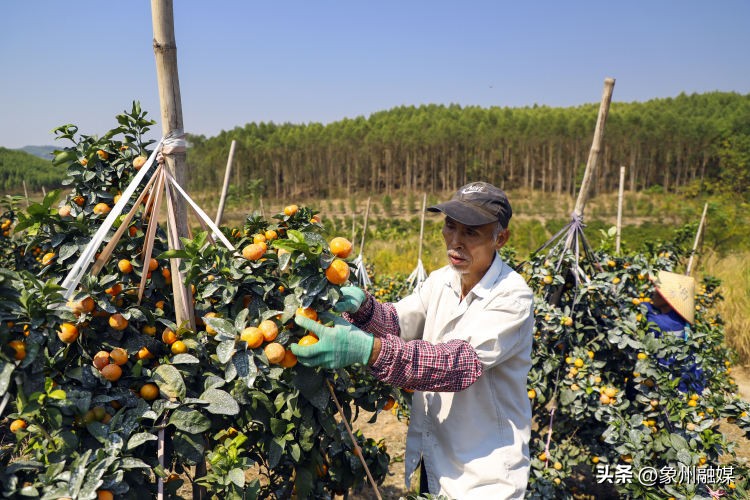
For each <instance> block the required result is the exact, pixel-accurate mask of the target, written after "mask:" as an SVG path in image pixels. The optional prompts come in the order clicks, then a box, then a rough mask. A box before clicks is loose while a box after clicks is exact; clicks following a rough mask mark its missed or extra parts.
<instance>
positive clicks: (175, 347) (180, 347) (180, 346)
mask: <svg viewBox="0 0 750 500" xmlns="http://www.w3.org/2000/svg"><path fill="white" fill-rule="evenodd" d="M171 350H172V354H182V353H184V352H187V346H186V345H185V342H183V341H182V340H176V341H175V342H174V343H173V344H172V347H171Z"/></svg>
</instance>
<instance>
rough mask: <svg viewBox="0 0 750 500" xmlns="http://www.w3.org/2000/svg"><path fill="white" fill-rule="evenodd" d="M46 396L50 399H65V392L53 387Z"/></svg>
mask: <svg viewBox="0 0 750 500" xmlns="http://www.w3.org/2000/svg"><path fill="white" fill-rule="evenodd" d="M48 396H49V397H50V398H52V399H65V398H66V397H67V394H66V393H65V391H63V390H62V389H55V390H54V391H52V392H50V393H49V394H48Z"/></svg>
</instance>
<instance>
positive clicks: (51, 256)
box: [42, 252, 55, 266]
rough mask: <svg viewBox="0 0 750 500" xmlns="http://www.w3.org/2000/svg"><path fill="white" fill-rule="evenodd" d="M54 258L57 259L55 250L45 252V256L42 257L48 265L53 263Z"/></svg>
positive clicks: (43, 263)
mask: <svg viewBox="0 0 750 500" xmlns="http://www.w3.org/2000/svg"><path fill="white" fill-rule="evenodd" d="M54 259H55V254H54V253H53V252H48V253H45V254H44V257H42V265H43V266H47V265H49V264H51V263H52V261H53V260H54Z"/></svg>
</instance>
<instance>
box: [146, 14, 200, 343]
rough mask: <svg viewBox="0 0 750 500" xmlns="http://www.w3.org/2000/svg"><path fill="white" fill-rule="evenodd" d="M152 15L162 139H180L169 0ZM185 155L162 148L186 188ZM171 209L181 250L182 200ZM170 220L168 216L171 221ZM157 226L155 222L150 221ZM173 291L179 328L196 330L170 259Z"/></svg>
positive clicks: (184, 229)
mask: <svg viewBox="0 0 750 500" xmlns="http://www.w3.org/2000/svg"><path fill="white" fill-rule="evenodd" d="M151 16H152V23H153V28H154V56H155V58H156V76H157V79H158V84H159V101H160V103H161V121H162V131H163V133H164V136H165V137H174V136H178V137H181V136H182V135H183V134H184V132H183V123H182V100H181V96H180V80H179V76H178V73H177V45H176V43H175V35H174V11H173V8H172V0H151ZM185 160H186V154H185V150H184V147H183V148H180V147H175V148H173V149H172V150H171V151H170V150H168V148H167V147H165V149H164V162H165V167H166V168H167V171H168V172H169V173H170V174H171V175H172V177H174V179H175V180H176V181H177V183H178V184H180V185H181V186H187V184H188V183H187V171H186V161H185ZM171 206H172V209H173V210H174V217H173V219H174V222H175V225H176V228H175V229H176V234H177V236H178V238H177V239H175V238H174V237H173V232H172V231H168V232H167V234H168V236H169V248H172V249H175V250H181V249H182V242H181V241H180V240H179V237H187V236H188V233H189V231H188V221H187V210H186V208H185V201H184V200H182V199H181V198H178V199H176V200H174V203H173V204H171ZM171 218H172V217H170V219H171ZM153 223H156V221H153ZM170 264H171V270H172V292H173V293H174V308H175V322H176V323H177V324H178V325H182V324H184V323H187V324H188V326H189V327H190V328H191V329H193V330H195V315H194V311H193V307H192V303H193V300H192V293H190V290H187V293H185V290H186V288H185V287H184V285H183V282H184V276H183V275H182V274H181V272H180V260H179V259H171V261H170Z"/></svg>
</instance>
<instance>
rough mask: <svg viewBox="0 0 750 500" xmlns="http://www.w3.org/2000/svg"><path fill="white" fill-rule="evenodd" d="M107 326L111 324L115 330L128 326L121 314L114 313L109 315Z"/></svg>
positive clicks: (119, 330)
mask: <svg viewBox="0 0 750 500" xmlns="http://www.w3.org/2000/svg"><path fill="white" fill-rule="evenodd" d="M109 326H111V327H112V328H113V329H115V330H117V331H118V332H121V331H122V330H124V329H126V328H127V327H128V320H126V319H125V318H124V317H123V316H122V314H120V313H115V314H113V315H112V316H110V317H109Z"/></svg>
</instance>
